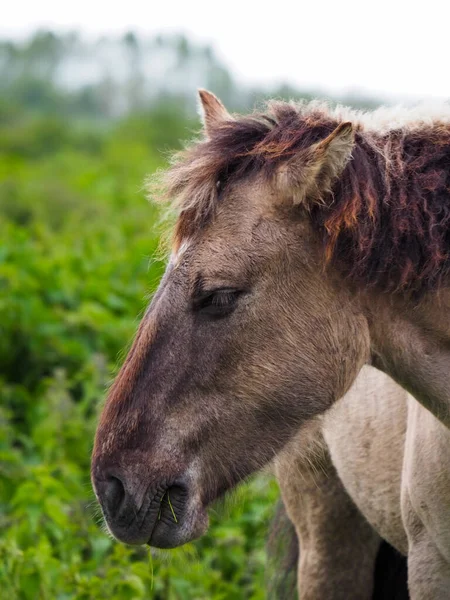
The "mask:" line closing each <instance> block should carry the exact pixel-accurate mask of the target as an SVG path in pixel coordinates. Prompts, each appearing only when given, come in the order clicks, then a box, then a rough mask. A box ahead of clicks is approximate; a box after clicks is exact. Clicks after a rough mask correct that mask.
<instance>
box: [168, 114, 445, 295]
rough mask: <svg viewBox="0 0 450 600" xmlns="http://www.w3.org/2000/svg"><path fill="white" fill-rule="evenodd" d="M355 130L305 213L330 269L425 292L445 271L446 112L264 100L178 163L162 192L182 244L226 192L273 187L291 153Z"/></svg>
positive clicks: (381, 284) (206, 219)
mask: <svg viewBox="0 0 450 600" xmlns="http://www.w3.org/2000/svg"><path fill="white" fill-rule="evenodd" d="M349 120H350V121H351V122H352V123H353V125H354V128H355V147H354V150H353V153H352V159H351V160H350V162H349V163H348V164H347V166H346V167H345V169H344V172H343V173H342V175H341V177H340V178H339V179H338V180H337V181H336V182H335V184H334V186H333V189H332V192H331V193H327V194H326V196H327V197H326V198H324V202H323V203H317V204H315V205H314V206H313V207H312V208H311V210H310V218H311V221H312V224H313V226H314V227H315V228H316V229H317V230H318V232H319V233H320V235H321V237H322V240H323V245H324V252H325V256H326V259H327V261H328V262H336V263H337V264H338V265H339V266H340V267H341V269H343V271H344V272H345V273H346V274H347V275H348V276H350V277H352V278H353V279H355V280H357V281H359V282H361V283H363V284H364V285H371V286H377V287H379V288H381V289H382V290H384V291H388V292H397V291H402V292H411V293H413V294H419V295H420V294H422V293H424V292H425V291H428V290H434V289H436V288H438V287H439V286H440V285H442V284H445V282H446V280H447V278H448V276H449V273H450V253H449V250H450V231H449V223H450V109H449V108H447V109H446V111H444V112H443V113H442V114H438V115H432V114H430V113H429V112H425V113H421V114H419V113H418V112H417V111H414V110H407V109H403V110H402V111H398V110H396V111H392V110H391V111H389V110H387V109H381V110H378V111H374V112H371V113H361V112H357V111H351V110H349V109H344V108H341V107H337V108H335V109H332V108H330V107H329V106H327V105H326V104H320V103H310V104H292V103H286V102H271V103H269V104H268V106H267V109H266V111H264V112H260V113H254V114H252V115H250V116H247V117H237V118H233V119H230V120H227V121H224V122H223V124H222V125H221V126H220V127H218V128H217V129H216V130H215V131H214V132H213V134H212V136H211V137H210V138H207V139H203V140H201V141H198V142H196V143H194V144H193V145H191V146H190V147H188V148H187V149H186V150H184V151H183V152H181V153H179V154H178V155H176V156H175V159H174V161H173V164H172V167H171V168H170V169H169V170H168V171H167V172H166V173H165V194H166V195H167V196H168V197H170V198H171V199H175V203H176V205H177V209H178V213H179V217H178V221H177V224H176V227H175V243H176V244H180V243H181V241H182V240H183V239H185V238H188V237H191V236H193V235H194V234H195V232H196V231H198V230H199V229H201V228H202V227H204V226H205V225H206V224H207V223H208V222H209V221H210V220H211V219H212V218H213V217H214V214H215V211H216V209H217V207H218V206H219V204H220V202H221V199H222V196H223V194H222V192H223V190H224V188H226V186H228V185H231V184H233V183H235V182H237V181H239V180H240V179H243V178H245V177H250V176H252V175H254V174H261V175H262V176H264V177H265V178H267V180H268V181H270V180H271V179H272V178H273V176H274V174H275V172H276V171H277V169H278V167H279V166H280V165H281V164H282V163H283V162H286V161H287V160H289V158H291V157H292V156H293V155H294V154H296V153H297V152H299V151H301V150H303V149H306V148H308V147H310V146H311V145H312V144H314V143H316V142H318V141H320V140H323V139H324V138H325V137H327V136H328V135H329V134H330V133H331V132H332V131H333V130H334V129H335V128H336V127H337V126H338V125H339V123H341V122H343V121H349Z"/></svg>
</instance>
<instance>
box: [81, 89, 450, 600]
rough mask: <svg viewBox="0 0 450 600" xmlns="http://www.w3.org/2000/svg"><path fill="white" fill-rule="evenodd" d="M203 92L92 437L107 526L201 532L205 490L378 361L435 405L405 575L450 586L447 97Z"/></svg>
mask: <svg viewBox="0 0 450 600" xmlns="http://www.w3.org/2000/svg"><path fill="white" fill-rule="evenodd" d="M200 100H201V105H202V110H203V113H204V131H205V134H204V136H203V138H202V139H200V140H199V141H197V142H195V143H193V144H192V145H191V146H190V147H188V148H186V149H185V150H184V151H182V152H181V154H179V155H178V156H177V157H175V158H174V161H173V164H172V166H171V168H170V169H169V170H168V171H167V172H166V176H165V177H164V178H163V179H162V181H161V182H160V184H161V185H162V186H163V188H164V192H163V193H162V194H161V196H162V197H163V198H170V200H171V202H172V205H173V206H174V207H175V209H176V210H177V211H178V217H177V221H176V224H175V227H174V236H173V244H172V254H171V257H170V260H169V262H168V266H167V269H166V272H165V274H164V276H163V278H162V280H161V282H160V285H159V287H158V290H157V291H156V293H155V295H154V297H153V299H152V301H151V303H150V305H149V307H148V309H147V311H146V313H145V314H144V317H143V319H142V321H141V323H140V326H139V328H138V331H137V334H136V337H135V340H134V342H133V344H132V347H131V349H130V351H129V353H128V356H127V358H126V359H125V362H124V364H123V366H122V368H121V370H120V371H119V374H118V376H117V377H116V379H115V382H114V383H113V385H112V387H111V389H110V391H109V394H108V398H107V401H106V404H105V406H104V408H103V411H102V414H101V416H100V420H99V424H98V428H97V432H96V436H95V442H94V450H93V457H92V468H91V478H92V482H93V487H94V490H95V493H96V495H97V498H98V500H99V502H100V505H101V507H102V511H103V514H104V516H105V519H106V522H107V524H108V526H109V529H110V530H111V532H112V534H113V535H114V536H115V537H116V538H117V539H119V540H121V541H123V542H126V543H132V544H144V543H149V544H150V545H152V546H155V547H162V548H173V547H176V546H179V545H181V544H184V543H186V542H188V541H190V540H192V539H194V538H196V537H199V536H201V535H202V534H203V533H204V532H205V531H206V529H207V526H208V518H207V507H208V506H209V505H210V503H211V502H213V501H214V500H215V499H216V498H218V497H219V496H221V495H222V494H224V493H225V492H226V491H227V490H229V489H231V488H232V487H234V486H236V485H237V484H238V483H239V482H240V481H242V480H243V479H245V478H246V477H247V476H249V475H250V474H251V473H253V472H255V471H256V470H258V469H260V468H261V467H262V466H264V465H266V464H267V463H269V462H270V461H271V460H272V459H273V458H274V457H275V456H276V455H278V454H279V453H280V452H281V451H282V450H283V448H285V447H286V446H287V445H288V444H289V443H290V442H291V441H292V440H293V439H294V437H295V436H296V434H297V432H298V431H299V430H300V428H301V427H302V426H303V425H305V424H306V423H308V422H309V421H312V420H313V419H315V418H316V417H318V416H319V415H321V414H324V413H326V412H327V411H328V410H329V409H330V408H331V407H332V406H333V405H334V404H335V403H336V402H337V401H338V400H339V399H340V398H342V397H343V396H344V395H345V394H346V393H347V392H348V391H349V390H350V388H351V386H352V384H353V383H354V382H355V380H356V378H357V376H358V374H359V373H360V371H361V369H362V368H363V367H364V366H365V365H372V366H374V367H375V368H377V369H378V370H380V371H383V372H384V373H386V374H387V375H389V376H390V377H391V378H392V379H393V380H394V381H395V382H397V383H398V384H399V385H400V386H401V387H402V388H404V389H405V390H407V391H408V392H409V393H410V394H411V395H412V396H413V397H414V398H416V400H417V403H416V405H417V406H418V405H419V403H420V405H422V406H423V407H424V408H425V409H427V411H428V412H422V413H420V414H419V413H418V411H417V410H415V411H412V413H413V414H412V416H411V418H410V417H409V416H408V428H409V430H410V432H412V433H411V435H410V436H409V437H408V436H407V438H408V439H407V442H406V443H407V444H408V456H409V458H410V462H409V464H408V468H407V469H406V475H405V480H404V485H402V490H401V503H402V506H405V507H406V508H405V514H406V513H407V514H408V515H409V516H408V520H407V521H406V522H405V523H404V526H405V530H406V532H407V539H408V567H409V568H408V585H409V590H410V594H411V597H412V598H413V599H414V600H415V599H417V598H421V599H423V598H428V597H430V598H431V597H433V598H441V597H444V596H443V592H442V590H443V589H444V588H447V585H448V582H449V581H450V575H449V564H450V561H448V548H450V543H449V540H448V535H447V534H448V532H447V531H444V530H442V529H441V523H440V521H439V518H437V516H436V515H437V514H438V513H437V512H436V506H435V500H436V497H437V495H438V493H437V492H439V494H440V493H442V494H443V497H445V493H446V492H445V490H447V489H448V480H449V475H448V470H446V469H443V468H442V459H443V457H445V456H446V452H445V450H446V448H447V442H448V440H447V436H448V427H449V425H450V410H449V407H450V391H449V390H450V386H449V383H450V368H449V367H450V354H449V351H450V321H449V319H448V314H449V307H450V294H449V289H448V287H449V286H448V284H449V277H450V276H449V269H450V253H449V249H450V229H449V222H450V196H449V193H450V192H449V177H450V116H449V111H448V110H447V109H446V110H443V111H442V114H427V113H424V114H421V113H420V112H418V111H416V112H414V111H413V112H408V111H404V112H400V113H399V112H394V113H393V114H389V111H386V110H381V111H378V112H377V111H375V112H374V113H370V114H368V115H367V114H362V113H358V112H352V111H351V110H346V109H343V108H339V107H338V108H335V109H333V108H330V107H328V106H326V105H320V104H317V103H312V104H299V105H294V104H290V103H284V102H272V103H270V104H269V105H268V107H267V109H265V110H264V111H263V112H261V113H255V114H253V115H250V116H248V117H240V116H232V115H230V114H229V113H228V112H227V110H226V109H225V107H224V106H223V104H222V103H221V102H220V101H219V100H218V99H217V98H216V97H215V96H214V95H212V94H211V93H208V92H206V91H202V92H200ZM424 415H426V417H427V418H428V417H429V418H430V419H431V417H432V418H433V419H434V421H433V425H435V423H436V422H439V423H440V425H441V426H442V427H441V429H440V430H439V437H438V439H435V438H434V436H433V435H430V434H429V429H428V428H427V427H425V426H423V422H422V421H419V417H420V419H421V420H425V422H427V419H425V417H424ZM430 489H431V490H435V491H436V493H431V494H430V493H429V490H430ZM173 510H174V511H175V512H176V514H177V519H176V522H175V520H174V518H173V512H172V511H173ZM424 557H425V558H424ZM430 564H431V565H432V571H433V573H434V574H435V576H434V577H433V578H431V579H432V582H430V581H431V579H430V578H429V577H428V573H429V569H430ZM430 586H432V587H430ZM447 589H448V588H447Z"/></svg>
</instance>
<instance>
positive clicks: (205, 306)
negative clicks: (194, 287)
mask: <svg viewBox="0 0 450 600" xmlns="http://www.w3.org/2000/svg"><path fill="white" fill-rule="evenodd" d="M241 294H242V292H241V291H240V290H232V289H223V290H214V291H212V292H208V293H206V294H204V295H202V296H200V297H199V298H196V299H195V300H194V302H193V308H194V311H195V312H198V313H201V314H203V315H207V316H210V317H226V316H227V315H229V314H231V313H232V312H233V310H234V309H235V308H236V303H237V300H238V298H239V296H240V295H241Z"/></svg>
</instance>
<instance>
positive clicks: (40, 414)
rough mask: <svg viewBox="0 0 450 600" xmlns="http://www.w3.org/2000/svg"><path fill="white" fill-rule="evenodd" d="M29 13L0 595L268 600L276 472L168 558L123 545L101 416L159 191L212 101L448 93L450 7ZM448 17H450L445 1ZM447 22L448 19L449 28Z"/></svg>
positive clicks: (234, 103) (174, 5)
mask: <svg viewBox="0 0 450 600" xmlns="http://www.w3.org/2000/svg"><path fill="white" fill-rule="evenodd" d="M392 4H393V3H388V2H383V1H381V2H378V3H377V5H376V6H375V5H374V4H372V5H366V4H365V3H361V2H359V3H357V2H344V3H336V2H334V3H329V5H328V4H327V3H316V4H315V5H314V6H307V5H302V4H300V3H291V2H282V1H280V2H278V3H277V4H276V6H275V5H273V6H271V7H270V8H268V7H267V6H266V5H263V3H257V2H249V3H245V4H244V3H242V2H241V3H238V2H227V3H226V4H225V5H223V6H220V5H219V4H217V3H210V2H209V3H206V2H192V3H182V2H167V3H166V5H167V6H162V5H161V6H158V5H156V4H155V3H148V6H146V7H145V8H144V7H143V6H142V4H141V3H138V2H134V0H129V1H128V2H126V3H123V4H122V5H121V6H118V5H117V6H115V5H112V4H111V3H106V2H103V1H99V2H92V1H91V2H90V3H88V2H85V1H84V0H79V1H78V2H77V3H76V6H72V7H70V8H68V7H67V6H65V3H61V2H58V3H57V2H51V1H47V0H43V1H41V2H39V3H33V4H31V3H29V2H27V3H25V2H23V1H16V2H14V3H10V5H9V6H8V7H7V9H4V11H3V14H2V22H1V23H0V398H1V403H0V590H1V592H0V595H1V597H2V598H5V599H6V600H13V599H16V598H17V599H22V598H23V599H25V600H35V599H37V598H39V599H40V598H43V599H49V600H50V599H51V600H53V599H58V600H59V599H61V600H66V599H78V600H81V599H91V598H100V597H103V596H107V597H109V598H111V599H141V598H154V599H158V600H175V599H176V600H178V599H182V600H184V599H186V600H191V599H198V600H200V599H210V598H214V599H217V600H219V599H228V598H231V599H240V598H248V599H253V600H256V599H263V598H266V597H270V596H268V595H267V591H266V579H267V573H268V572H270V570H269V571H268V570H267V557H266V551H265V541H266V538H267V530H268V524H269V521H270V518H271V516H272V514H273V510H274V505H275V502H276V499H277V497H278V490H277V487H276V484H275V482H273V481H272V480H271V479H270V478H269V476H268V475H259V476H258V477H256V478H254V479H253V480H252V481H251V482H249V483H247V484H245V485H244V486H242V487H241V488H240V490H239V491H238V492H237V493H236V494H235V495H234V497H233V498H232V499H231V501H228V503H227V505H226V506H219V507H216V509H214V510H212V511H211V516H212V526H211V528H210V531H209V534H208V535H207V536H206V537H204V538H203V539H202V540H200V541H198V542H197V543H194V544H191V545H189V546H187V547H185V548H183V549H180V550H176V551H173V552H171V553H170V554H162V553H153V551H152V553H150V551H149V550H148V549H133V548H128V547H126V546H124V545H121V544H118V543H116V542H114V541H112V540H111V539H110V538H109V537H108V536H107V535H106V534H105V532H104V531H103V530H102V528H101V519H100V518H99V515H98V512H97V509H96V507H95V501H94V498H93V493H92V490H91V487H90V481H89V463H90V452H91V447H92V440H93V435H94V430H95V423H96V419H97V415H98V412H99V409H100V406H101V403H102V400H103V398H104V395H105V390H106V388H107V386H108V385H109V383H110V382H111V379H112V377H113V375H114V373H115V372H116V370H117V368H118V365H119V364H120V362H121V360H122V359H123V356H124V354H125V351H126V348H127V345H128V344H129V342H130V340H131V338H132V336H133V333H134V331H135V329H136V325H137V323H138V320H139V316H140V315H141V314H142V311H143V309H144V307H145V305H146V302H147V300H148V297H149V295H151V293H152V291H153V290H154V289H155V286H156V285H157V283H158V279H159V277H160V275H161V273H162V270H163V268H164V262H163V261H161V260H160V259H159V254H158V252H157V248H158V241H159V240H158V227H157V224H158V220H159V215H158V213H157V209H156V208H155V207H152V206H149V205H148V203H147V201H146V199H145V194H144V192H143V191H142V183H143V181H144V178H145V177H146V176H147V175H148V174H150V173H152V172H153V171H154V170H155V169H156V168H158V167H163V166H164V165H165V163H166V161H167V157H168V155H169V152H170V151H173V150H176V149H178V148H180V147H181V145H182V144H183V142H184V141H185V140H188V139H189V138H191V137H192V136H193V135H194V134H195V133H196V132H198V130H199V122H198V118H197V115H196V89H197V88H198V87H205V88H208V89H210V90H212V91H214V92H215V93H216V94H217V95H218V96H219V97H220V98H221V99H222V100H223V101H224V102H225V104H226V105H227V107H228V108H229V109H231V110H234V111H246V110H249V109H251V108H252V107H253V106H254V105H255V104H257V103H260V102H262V100H263V99H264V98H267V97H280V98H285V99H289V98H306V99H310V98H313V97H323V98H327V99H329V100H330V101H331V102H334V101H340V102H343V103H345V104H351V105H353V106H356V107H360V108H373V107H375V106H377V105H378V104H380V103H392V102H398V101H401V102H403V103H407V104H408V103H412V102H414V101H415V100H417V99H422V98H427V99H428V100H430V99H442V98H446V97H448V96H449V95H450V81H449V78H448V76H447V56H448V50H447V47H448V42H447V34H446V30H445V27H446V25H445V24H446V22H447V21H446V19H445V18H443V16H444V15H442V14H441V13H438V4H437V3H433V2H428V3H427V9H426V14H424V10H425V9H424V7H423V6H420V7H418V8H414V7H413V6H411V5H410V4H407V3H401V2H399V3H396V4H395V6H392ZM439 10H440V11H442V7H440V8H439ZM439 15H440V16H439Z"/></svg>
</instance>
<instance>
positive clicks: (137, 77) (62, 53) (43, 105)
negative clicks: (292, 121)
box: [0, 31, 378, 123]
mask: <svg viewBox="0 0 450 600" xmlns="http://www.w3.org/2000/svg"><path fill="white" fill-rule="evenodd" d="M199 87H206V88H209V89H211V90H213V91H214V92H215V93H216V94H218V95H219V96H220V97H221V98H222V99H223V101H224V102H225V103H226V104H227V106H229V107H230V108H231V109H232V110H242V109H248V108H249V107H250V106H252V105H254V104H255V103H256V102H258V101H259V100H261V99H263V98H265V97H267V96H272V97H282V98H294V99H298V98H312V97H314V96H316V95H317V94H314V93H313V92H312V91H302V90H297V89H294V88H292V87H291V86H288V85H284V86H281V87H279V88H277V89H270V90H269V89H255V88H250V87H244V86H242V85H238V84H237V82H236V81H235V79H234V78H233V75H232V73H230V71H229V69H228V68H227V67H226V66H225V65H224V64H223V63H222V62H221V61H220V60H219V59H218V58H217V56H216V54H215V53H214V50H213V49H212V48H211V47H210V46H202V45H198V44H196V43H194V42H192V41H191V40H189V39H188V38H187V37H186V36H185V35H181V34H180V35H170V36H162V35H157V36H152V37H142V36H141V37H139V36H137V35H136V34H135V33H133V32H131V31H130V32H128V33H127V34H125V35H123V36H122V37H120V38H114V37H100V38H98V39H96V40H93V41H91V40H87V39H85V38H83V37H82V36H81V35H80V34H79V33H76V32H72V33H55V32H53V31H38V32H36V33H35V34H33V35H32V36H31V37H29V38H28V39H26V40H24V41H23V40H20V41H19V40H0V98H1V100H0V119H2V120H4V119H7V118H10V117H12V116H13V115H14V113H17V112H19V111H20V112H22V111H26V112H29V113H40V114H42V113H45V114H48V115H53V116H58V115H59V116H64V117H74V118H76V117H81V118H87V119H95V120H96V121H98V122H99V123H101V122H104V121H108V120H111V119H114V118H117V117H123V116H124V115H127V114H130V113H142V112H146V111H148V110H152V109H154V108H155V107H156V106H160V107H161V106H164V107H166V112H167V110H171V111H172V112H173V108H175V107H176V108H177V110H178V111H182V112H184V113H185V114H184V116H188V115H189V114H192V113H193V111H194V110H195V91H196V89H197V88H199ZM320 95H323V94H320ZM338 100H340V101H342V102H344V103H347V104H352V105H355V106H359V107H372V106H375V105H376V104H378V103H377V102H376V101H374V100H370V99H366V98H356V97H347V98H341V99H338Z"/></svg>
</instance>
